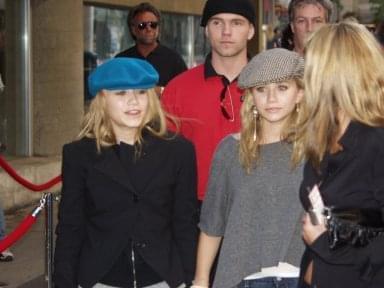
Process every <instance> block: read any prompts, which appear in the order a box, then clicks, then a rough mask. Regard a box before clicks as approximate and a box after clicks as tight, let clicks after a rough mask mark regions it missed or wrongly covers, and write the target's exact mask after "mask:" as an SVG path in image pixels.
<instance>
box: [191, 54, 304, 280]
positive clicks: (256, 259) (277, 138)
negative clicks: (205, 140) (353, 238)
mask: <svg viewBox="0 0 384 288" xmlns="http://www.w3.org/2000/svg"><path fill="white" fill-rule="evenodd" d="M303 67H304V62H303V59H302V58H301V57H300V56H299V55H298V54H297V53H295V52H292V51H288V50H285V49H279V48H277V49H271V50H267V51H265V52H262V53H260V54H258V55H257V56H255V57H254V58H253V59H252V60H251V61H250V62H249V63H248V64H247V66H245V68H244V69H243V70H242V72H241V74H240V77H239V86H240V87H241V88H244V89H246V92H245V99H244V103H243V106H242V108H241V123H242V126H241V131H240V133H239V134H232V135H229V136H228V137H226V138H225V139H223V141H222V142H221V143H220V145H219V146H218V148H217V150H216V152H215V156H214V160H213V164H212V166H211V172H210V180H209V184H208V190H207V194H206V197H205V200H204V202H203V206H202V212H201V218H200V224H199V227H200V229H201V233H200V239H199V245H198V256H197V268H196V273H195V279H194V286H193V287H196V288H199V287H208V279H209V273H210V269H211V266H212V262H213V259H214V258H215V256H216V254H217V253H218V249H219V246H220V244H222V247H221V251H220V255H219V262H218V267H217V271H216V276H215V279H214V281H213V287H218V288H232V287H251V288H252V287H254V288H261V287H262V288H277V287H289V288H294V287H295V288H296V287H297V279H298V276H299V269H298V266H299V260H300V256H299V255H300V253H301V252H302V251H303V249H304V246H303V245H302V241H301V237H300V218H301V215H302V213H301V212H302V209H301V207H300V203H299V201H298V189H299V185H300V181H301V173H302V172H301V171H302V169H301V164H300V163H299V161H298V160H297V159H298V157H297V156H296V155H299V154H298V153H297V152H296V149H294V146H295V145H294V142H295V125H296V123H297V121H298V117H299V113H300V109H299V103H300V100H301V98H302V97H303V86H302V81H301V78H302V75H303ZM221 242H222V243H221Z"/></svg>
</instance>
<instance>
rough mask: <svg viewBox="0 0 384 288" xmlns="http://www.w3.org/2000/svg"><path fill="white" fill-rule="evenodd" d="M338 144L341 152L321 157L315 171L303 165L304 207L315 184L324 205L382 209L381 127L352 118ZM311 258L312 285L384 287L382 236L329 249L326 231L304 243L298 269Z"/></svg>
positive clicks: (383, 144) (383, 161)
mask: <svg viewBox="0 0 384 288" xmlns="http://www.w3.org/2000/svg"><path fill="white" fill-rule="evenodd" d="M339 143H340V144H341V145H342V147H343V151H341V152H338V153H336V154H328V155H326V156H325V158H324V160H323V161H322V163H321V167H320V173H316V171H315V169H314V168H313V167H312V166H311V165H310V164H309V163H307V165H306V167H305V169H304V180H303V182H302V185H301V188H300V196H301V200H302V203H303V205H304V208H305V209H308V207H309V201H308V197H307V195H308V188H311V187H313V185H314V184H315V183H320V192H321V195H322V197H323V199H324V202H325V205H326V206H334V207H335V208H373V209H381V210H382V211H383V212H384V128H373V127H369V126H366V125H363V124H361V123H356V122H351V123H350V124H349V126H348V128H347V130H346V132H345V133H344V135H343V136H342V138H341V139H340V141H339ZM310 261H313V265H314V266H313V279H312V280H313V285H314V286H313V287H316V288H368V287H369V288H383V287H384V236H383V237H377V238H376V239H374V240H373V241H372V242H371V243H370V244H368V246H366V247H363V248H355V247H352V246H345V247H341V248H338V249H336V250H330V249H329V243H328V235H327V233H323V234H322V235H321V236H320V237H319V238H318V239H316V240H315V242H314V243H312V245H310V246H308V247H307V249H306V251H305V253H304V256H303V260H302V265H301V271H302V273H303V272H305V270H306V268H307V265H308V264H309V262H310ZM301 280H302V279H301Z"/></svg>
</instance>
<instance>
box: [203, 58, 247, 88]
mask: <svg viewBox="0 0 384 288" xmlns="http://www.w3.org/2000/svg"><path fill="white" fill-rule="evenodd" d="M247 59H248V61H249V60H250V56H249V55H247ZM210 77H220V78H221V79H222V81H223V83H224V85H225V83H226V85H229V84H230V83H231V81H229V80H228V79H227V77H225V76H224V75H222V74H218V73H217V72H216V70H215V68H213V65H212V53H209V54H208V55H207V57H205V62H204V78H205V79H208V78H210ZM237 78H239V75H237V77H236V78H235V79H233V81H232V82H235V81H237Z"/></svg>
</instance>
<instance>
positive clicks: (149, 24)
mask: <svg viewBox="0 0 384 288" xmlns="http://www.w3.org/2000/svg"><path fill="white" fill-rule="evenodd" d="M136 26H137V28H138V29H139V30H144V29H145V28H148V27H151V28H152V29H156V28H157V26H159V22H155V21H147V22H140V23H138V24H137V25H136Z"/></svg>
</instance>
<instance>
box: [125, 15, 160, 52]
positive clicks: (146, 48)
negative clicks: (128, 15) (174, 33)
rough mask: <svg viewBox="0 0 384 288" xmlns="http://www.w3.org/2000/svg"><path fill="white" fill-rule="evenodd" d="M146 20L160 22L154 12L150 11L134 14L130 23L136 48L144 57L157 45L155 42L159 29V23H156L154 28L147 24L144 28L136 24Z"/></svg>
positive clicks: (146, 21)
mask: <svg viewBox="0 0 384 288" xmlns="http://www.w3.org/2000/svg"><path fill="white" fill-rule="evenodd" d="M148 22H157V23H158V24H160V23H159V19H158V18H157V17H156V15H155V14H153V13H151V12H143V13H139V14H137V15H136V16H135V18H134V21H133V25H132V33H133V35H135V37H136V45H137V49H138V50H139V52H140V54H141V55H143V56H144V57H147V56H148V55H149V53H151V52H152V51H153V50H154V49H155V48H156V47H157V46H158V45H159V44H158V42H157V38H158V37H159V30H160V28H159V25H157V27H156V28H152V27H150V25H148V24H147V25H146V26H145V28H144V29H140V28H139V26H138V25H139V24H140V23H148Z"/></svg>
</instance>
